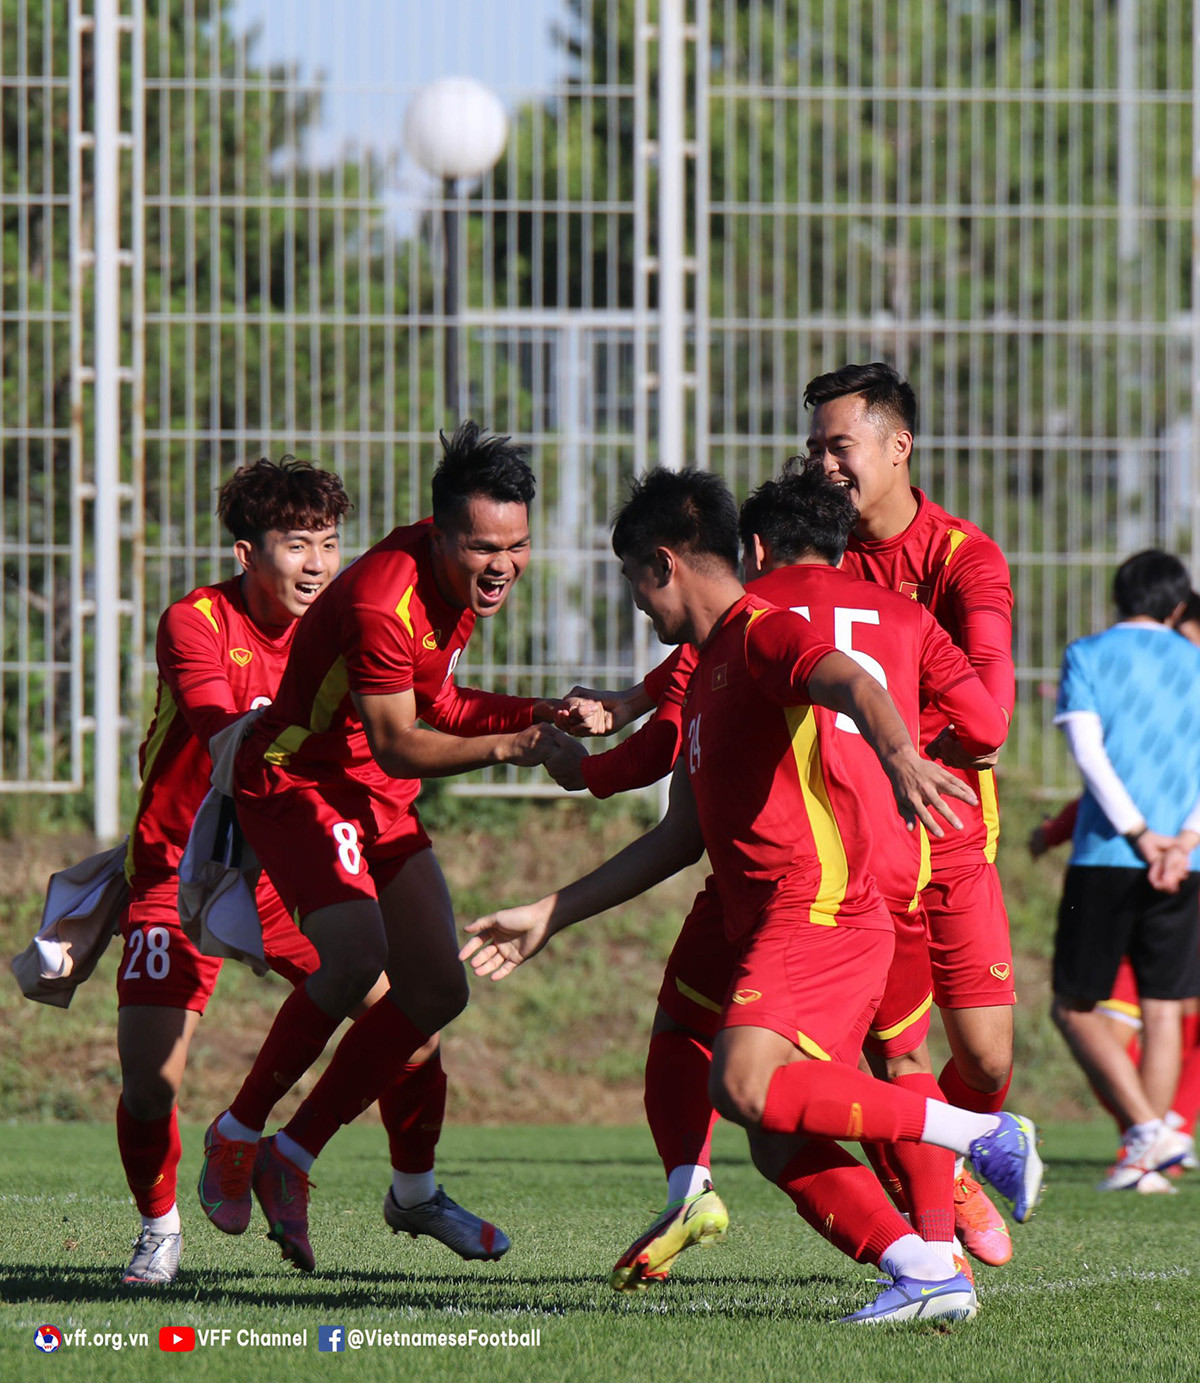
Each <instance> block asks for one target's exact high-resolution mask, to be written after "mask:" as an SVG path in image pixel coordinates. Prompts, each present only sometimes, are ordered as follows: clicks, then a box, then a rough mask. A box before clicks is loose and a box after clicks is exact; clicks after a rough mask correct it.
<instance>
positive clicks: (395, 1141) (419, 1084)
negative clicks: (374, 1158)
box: [296, 1050, 446, 1172]
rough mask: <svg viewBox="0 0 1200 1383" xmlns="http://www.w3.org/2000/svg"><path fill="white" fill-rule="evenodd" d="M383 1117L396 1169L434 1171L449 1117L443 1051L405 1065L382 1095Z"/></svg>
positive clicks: (380, 1102)
mask: <svg viewBox="0 0 1200 1383" xmlns="http://www.w3.org/2000/svg"><path fill="white" fill-rule="evenodd" d="M379 1116H380V1118H381V1119H382V1120H383V1126H384V1128H385V1129H387V1136H388V1151H389V1153H390V1154H391V1159H392V1166H393V1167H394V1168H395V1170H396V1171H397V1172H428V1171H432V1170H433V1154H434V1149H435V1148H436V1147H437V1144H438V1138H439V1137H440V1136H441V1132H442V1120H443V1119H444V1118H445V1117H446V1073H445V1071H443V1070H442V1054H441V1051H440V1050H439V1051H436V1052H434V1054H433V1055H432V1056H431V1057H430V1058H429V1060H428V1061H423V1062H421V1063H420V1064H419V1065H417V1066H414V1065H412V1063H411V1062H410V1063H409V1064H408V1065H406V1066H405V1067H404V1070H403V1071H401V1073H400V1075H399V1076H398V1077H397V1078H396V1080H395V1081H393V1082H392V1084H391V1085H389V1086H388V1088H387V1089H386V1090H385V1091H384V1092H383V1094H382V1095H380V1097H379ZM296 1141H297V1142H299V1141H300V1140H299V1139H297V1140H296ZM306 1146H307V1144H301V1147H306Z"/></svg>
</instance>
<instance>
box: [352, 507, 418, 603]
mask: <svg viewBox="0 0 1200 1383" xmlns="http://www.w3.org/2000/svg"><path fill="white" fill-rule="evenodd" d="M432 527H433V521H432V520H431V519H422V520H421V521H420V522H419V523H412V524H405V525H404V526H402V527H400V528H393V529H392V531H391V532H390V533H389V534H388V535H387V537H385V538H381V539H380V540H379V542H377V543H376V544H375V546H374V547H369V548H368V549H367V550H366V552H364V553H363V554H362V556H361V557H358V558H356V559H355V561H353V562H351V563H350V565H349V566H348V567H347V568H346V569H345V571H344V572H343V573H342V574H341V575H340V576H339V577H338V579H337V581H335V582H334V584H333V586H332V587H331V588H330V590H331V591H333V590H337V588H338V587H339V586H341V587H342V593H343V596H344V598H348V599H350V600H352V601H353V602H354V603H356V604H357V603H359V602H361V601H363V600H364V599H366V600H370V598H371V596H372V595H378V596H379V597H380V598H381V599H385V600H386V598H387V596H388V595H389V594H390V593H391V592H392V591H394V589H395V587H396V586H397V585H398V584H408V585H414V586H415V585H417V584H419V583H420V580H421V572H422V569H423V568H424V566H425V565H426V564H427V561H428V554H429V534H430V531H431V529H432ZM343 582H344V583H345V584H344V585H343V584H342V583H343ZM393 600H394V596H393Z"/></svg>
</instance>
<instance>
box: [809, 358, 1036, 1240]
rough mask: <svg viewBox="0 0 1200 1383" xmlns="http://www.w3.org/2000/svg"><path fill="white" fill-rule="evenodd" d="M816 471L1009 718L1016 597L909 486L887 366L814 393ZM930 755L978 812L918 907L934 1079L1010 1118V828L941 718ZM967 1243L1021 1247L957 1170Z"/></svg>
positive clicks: (978, 545)
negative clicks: (1005, 837) (932, 1015)
mask: <svg viewBox="0 0 1200 1383" xmlns="http://www.w3.org/2000/svg"><path fill="white" fill-rule="evenodd" d="M804 400H805V403H806V404H807V405H808V407H810V408H811V409H812V410H813V414H812V424H811V428H810V432H809V438H808V452H809V455H810V457H811V458H812V459H813V460H814V461H816V462H819V463H820V464H822V465H823V466H824V467H825V473H826V475H828V476H829V477H830V478H831V479H832V480H833V481H834V483H835V484H838V485H840V486H842V487H843V488H844V489H845V490H846V492H847V494H849V496H850V497H851V499H853V501H854V503H855V506H856V507H857V509H858V513H859V522H858V526H857V527H856V528H855V530H854V534H853V536H852V537H851V540H850V545H849V547H848V548H847V551H846V562H845V565H846V569H847V570H848V571H850V572H852V573H853V574H854V575H856V576H861V577H863V578H865V579H866V580H868V581H876V582H878V583H879V584H880V585H883V586H887V587H889V588H890V589H891V590H894V591H899V592H900V593H901V594H902V595H906V596H910V597H911V598H912V599H914V600H917V601H919V602H920V603H921V604H922V605H924V606H925V607H926V608H927V609H928V610H929V612H930V614H932V615H933V617H934V618H935V619H936V620H937V622H938V623H939V624H940V625H941V626H942V628H943V629H945V630H946V632H947V633H948V634H949V635H950V637H951V638H952V639H953V640H954V642H955V643H956V644H957V645H958V646H959V648H961V649H962V651H963V652H964V653H965V654H966V655H967V658H968V660H969V662H970V663H971V666H972V667H973V668H974V669H975V671H976V672H977V673H978V674H979V676H980V678H981V679H982V680H983V683H984V685H985V686H986V687H987V688H988V690H989V692H991V694H992V697H993V698H994V700H995V701H996V703H997V705H998V706H1000V707H1001V709H1002V710H1003V711H1004V713H1005V714H1006V715H1011V714H1012V709H1013V705H1014V702H1015V700H1016V679H1015V675H1014V672H1013V661H1012V588H1011V585H1010V583H1009V576H1008V564H1007V563H1006V562H1005V560H1004V554H1003V553H1002V552H1001V551H1000V549H999V548H998V547H997V546H996V544H995V543H994V542H992V540H991V539H990V538H989V537H988V536H987V534H986V533H984V532H983V531H982V530H981V529H979V528H977V527H976V526H975V525H974V524H972V523H968V522H967V521H966V520H965V519H959V518H955V517H954V516H953V515H951V514H948V513H946V511H945V510H944V509H942V508H940V507H939V506H938V505H936V504H934V503H933V502H932V501H931V500H930V499H929V498H928V497H927V496H926V495H925V494H923V493H922V492H921V491H920V490H918V489H915V488H914V487H913V486H912V485H911V484H910V480H909V462H910V460H911V457H912V449H913V436H914V431H915V428H916V421H917V406H916V398H915V396H914V394H913V390H912V387H911V385H909V384H908V382H907V381H906V380H904V379H902V378H901V377H900V375H898V374H897V373H896V371H895V370H894V369H892V367H891V366H890V365H887V364H884V363H882V362H880V361H875V362H872V363H871V364H867V365H844V366H843V367H842V368H841V369H839V370H834V371H832V372H831V373H829V374H824V375H818V376H817V377H816V378H815V379H813V380H811V381H810V382H809V384H808V387H807V388H806V390H805V394H804ZM921 747H922V749H923V750H925V751H926V752H929V753H933V754H934V755H936V756H938V757H940V758H941V759H942V760H943V762H945V763H946V764H947V766H948V767H950V769H951V771H952V772H954V773H956V774H957V775H958V776H959V777H960V778H961V779H962V781H963V782H964V783H966V784H968V786H970V787H971V788H972V790H973V791H974V793H975V795H976V797H977V798H978V800H979V806H978V807H971V808H967V809H966V810H965V811H964V814H963V825H964V829H963V830H962V831H954V832H950V833H948V834H947V835H946V836H944V837H942V838H941V839H935V840H934V841H933V842H932V877H931V879H930V881H929V885H928V886H927V888H926V889H925V890H924V893H923V895H922V907H923V910H924V915H925V920H926V926H927V929H928V932H929V942H930V959H931V962H932V966H933V994H934V1000H935V1002H936V1003H937V1005H938V1007H939V1009H940V1010H941V1013H942V1021H943V1023H944V1024H945V1027H946V1034H947V1037H948V1038H949V1041H950V1050H951V1053H952V1056H951V1059H950V1061H948V1062H947V1063H946V1066H945V1067H944V1069H943V1070H942V1072H941V1075H940V1076H939V1077H938V1083H939V1085H940V1087H941V1089H942V1090H943V1091H944V1093H945V1095H946V1098H947V1099H949V1100H950V1101H951V1102H952V1103H954V1104H958V1105H962V1106H964V1107H966V1108H969V1109H975V1110H978V1111H979V1112H980V1113H991V1112H994V1111H995V1110H998V1109H1000V1108H1001V1107H1002V1106H1003V1103H1004V1097H1005V1094H1006V1093H1007V1090H1008V1084H1009V1080H1010V1077H1011V1071H1012V1033H1013V1025H1012V1005H1013V1004H1014V1003H1015V1002H1016V993H1015V990H1014V987H1013V973H1012V943H1011V941H1010V939H1009V933H1008V914H1007V912H1006V910H1005V907H1004V897H1003V894H1002V892H1001V889H1000V878H999V875H998V873H997V871H996V864H995V859H996V846H997V842H998V840H999V835H1000V814H999V806H998V804H997V799H996V784H995V777H994V775H993V772H992V765H993V764H994V763H995V755H983V756H980V757H978V758H972V757H971V756H970V755H968V754H966V753H964V752H963V751H962V749H961V746H959V745H957V743H956V740H955V737H954V733H953V731H952V730H949V729H948V728H947V726H946V722H945V718H944V717H943V716H941V714H940V713H939V712H938V711H937V709H936V708H935V707H928V708H926V710H925V711H924V713H923V714H922V718H921ZM955 1216H956V1222H957V1228H958V1233H959V1236H960V1238H961V1239H962V1241H963V1243H964V1244H965V1245H966V1247H967V1248H968V1249H969V1250H970V1252H971V1253H973V1254H974V1255H975V1256H976V1257H977V1258H980V1259H982V1261H983V1262H985V1263H993V1264H998V1263H1005V1262H1007V1261H1008V1259H1009V1258H1010V1257H1011V1256H1012V1244H1011V1241H1010V1239H1009V1236H1008V1228H1007V1226H1006V1224H1005V1222H1004V1219H1003V1217H1002V1216H1001V1215H1000V1214H999V1213H998V1212H997V1211H996V1209H995V1207H994V1206H992V1205H991V1203H990V1202H989V1201H988V1199H987V1197H986V1195H984V1194H983V1193H982V1191H981V1190H980V1188H979V1185H978V1183H977V1182H976V1181H974V1179H973V1178H972V1177H970V1176H969V1175H967V1174H966V1172H965V1170H960V1175H959V1178H958V1184H957V1189H956V1193H955Z"/></svg>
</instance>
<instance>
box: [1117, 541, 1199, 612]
mask: <svg viewBox="0 0 1200 1383" xmlns="http://www.w3.org/2000/svg"><path fill="white" fill-rule="evenodd" d="M1191 594H1192V582H1191V578H1190V577H1189V576H1188V573H1187V568H1186V567H1185V566H1184V565H1183V563H1182V562H1181V561H1180V560H1179V558H1178V557H1176V556H1174V554H1172V553H1170V552H1163V551H1161V550H1160V549H1158V548H1148V549H1147V550H1146V551H1145V552H1135V553H1134V555H1133V556H1132V557H1128V558H1126V559H1125V561H1124V562H1122V563H1121V565H1120V566H1119V567H1118V568H1117V574H1116V576H1114V577H1113V603H1114V604H1115V605H1116V607H1117V613H1118V614H1119V615H1120V616H1121V617H1122V618H1123V619H1133V618H1134V617H1135V616H1137V615H1145V616H1146V617H1148V618H1149V619H1155V620H1157V621H1158V622H1159V624H1166V622H1167V620H1168V619H1170V617H1171V613H1172V611H1174V610H1175V608H1176V607H1177V606H1179V605H1186V604H1187V602H1188V600H1189V599H1190V598H1191Z"/></svg>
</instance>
